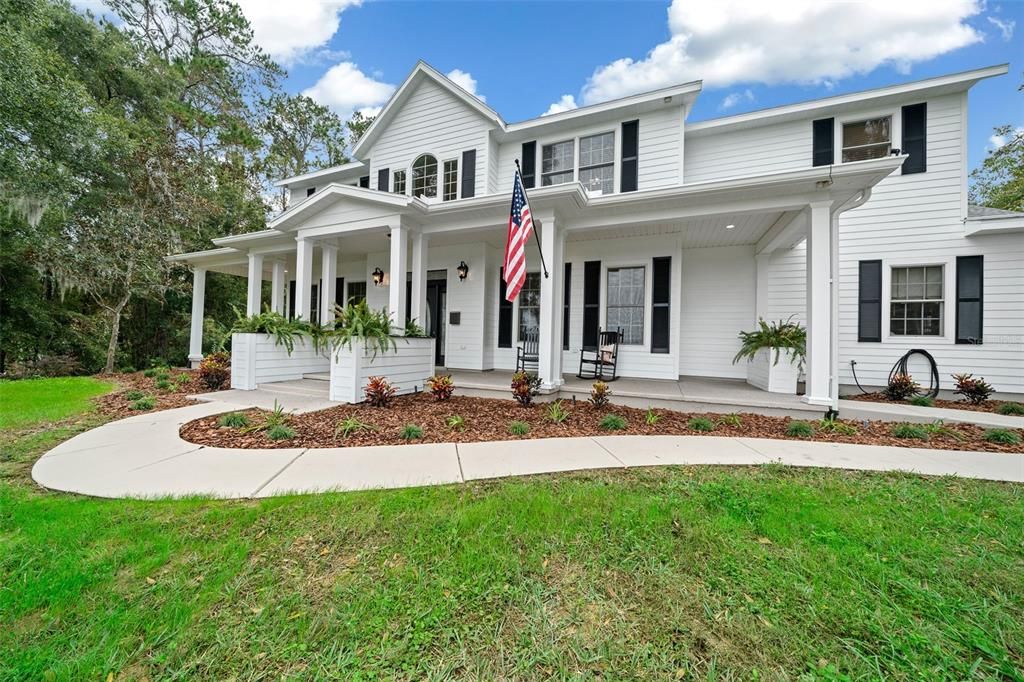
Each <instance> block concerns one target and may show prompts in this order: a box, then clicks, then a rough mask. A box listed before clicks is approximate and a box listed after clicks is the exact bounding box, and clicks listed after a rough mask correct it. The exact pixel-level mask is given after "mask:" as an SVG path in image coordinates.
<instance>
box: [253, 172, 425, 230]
mask: <svg viewBox="0 0 1024 682" xmlns="http://www.w3.org/2000/svg"><path fill="white" fill-rule="evenodd" d="M332 197H347V198H350V199H355V200H357V201H364V202H368V203H371V204H376V205H379V206H386V207H388V208H393V209H398V210H399V211H401V210H402V209H405V208H408V207H409V205H410V202H411V201H412V199H411V198H410V197H407V196H404V195H401V194H393V193H389V192H380V191H378V190H375V189H368V188H366V187H353V186H351V185H339V184H337V183H331V184H330V185H327V186H326V187H325V188H323V189H322V190H320V191H318V192H316V193H315V194H314V195H313V196H311V197H309V198H308V199H306V200H305V201H303V202H301V203H299V204H296V205H295V206H293V207H291V208H289V209H288V210H287V211H285V212H284V213H281V214H279V215H278V216H277V217H275V218H274V219H273V220H271V221H270V222H269V223H268V225H269V227H270V228H271V230H273V231H280V230H282V229H286V227H285V226H286V224H287V223H289V222H291V221H292V220H294V219H295V218H296V217H297V216H299V215H302V214H304V213H309V212H311V211H314V210H317V209H318V208H319V205H320V204H322V203H324V202H325V201H328V200H329V199H331V198H332Z"/></svg>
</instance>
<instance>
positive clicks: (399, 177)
mask: <svg viewBox="0 0 1024 682" xmlns="http://www.w3.org/2000/svg"><path fill="white" fill-rule="evenodd" d="M391 191H392V192H394V193H395V194H405V171H404V170H398V171H395V182H394V188H393V189H392V190H391Z"/></svg>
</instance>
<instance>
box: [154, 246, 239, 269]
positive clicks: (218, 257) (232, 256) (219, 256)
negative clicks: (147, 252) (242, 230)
mask: <svg viewBox="0 0 1024 682" xmlns="http://www.w3.org/2000/svg"><path fill="white" fill-rule="evenodd" d="M164 260H165V261H166V262H168V263H183V264H186V265H192V266H200V267H216V266H218V265H236V264H238V263H240V262H243V261H245V254H242V253H239V252H238V250H236V249H230V248H226V247H225V248H219V249H206V250H204V251H190V252H188V253H176V254H173V255H170V256H164Z"/></svg>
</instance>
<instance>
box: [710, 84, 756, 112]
mask: <svg viewBox="0 0 1024 682" xmlns="http://www.w3.org/2000/svg"><path fill="white" fill-rule="evenodd" d="M753 101H754V91H753V90H751V89H750V88H747V89H746V90H743V91H742V92H730V93H729V94H728V95H726V96H725V98H724V99H723V100H722V103H721V104H720V105H719V106H718V108H719V109H722V110H725V109H732V108H733V107H734V106H736V105H737V104H739V103H740V102H753Z"/></svg>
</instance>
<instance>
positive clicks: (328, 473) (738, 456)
mask: <svg viewBox="0 0 1024 682" xmlns="http://www.w3.org/2000/svg"><path fill="white" fill-rule="evenodd" d="M239 408H240V405H239V404H237V403H224V402H207V403H202V404H199V405H191V406H189V407H181V408H178V409H174V410H165V411H162V412H153V413H149V414H141V415H138V416H135V417H129V418H128V419H122V420H120V421H116V422H111V423H109V424H105V425H103V426H100V427H98V428H96V429H93V430H91V431H87V432H85V433H82V434H80V435H78V436H75V437H74V438H72V439H70V440H68V441H65V442H64V443H61V444H60V445H58V446H57V447H56V448H54V449H53V450H51V451H49V452H48V453H46V454H45V455H43V456H42V457H41V458H40V459H39V461H38V462H36V464H35V466H34V467H32V478H34V479H35V480H36V482H38V483H39V484H40V485H43V486H45V487H47V488H52V489H54V490H63V491H67V492H75V493H82V494H85V495H93V496H97V497H115V498H118V497H141V498H152V497H167V496H171V497H180V496H186V495H209V496H213V497H222V498H245V497H272V496H275V495H285V494H289V493H294V492H325V491H329V490H361V489H367V488H401V487H406V486H421V485H438V484H443V483H463V482H466V481H472V480H478V479H487V478H499V477H503V476H524V475H528V474H541V473H549V472H558V471H575V470H580V469H605V468H608V469H611V468H622V467H641V466H661V465H666V464H677V465H687V464H725V465H752V464H766V463H769V462H781V463H783V464H788V465H791V466H801V467H826V468H833V469H862V470H866V471H906V472H912V473H918V474H925V475H934V476H946V475H949V476H963V477H966V478H978V479H987V480H994V481H1012V482H1018V483H1021V482H1024V454H1014V455H1004V454H994V453H984V452H960V451H950V450H931V449H926V448H901V447H887V446H874V445H848V444H839V443H820V442H810V441H788V440H771V439H763V438H723V437H715V436H598V437H593V438H548V439H536V440H517V441H502V442H493V443H464V444H454V443H443V444H420V445H400V446H382V447H352V448H315V449H314V448H295V449H280V450H236V449H227V448H214V447H205V446H200V445H195V444H192V443H188V442H186V441H184V440H182V439H181V438H180V437H179V436H178V428H179V427H180V426H181V425H182V424H184V423H186V422H189V421H192V420H193V419H198V418H200V417H205V416H209V415H213V414H218V413H221V412H229V411H232V410H237V409H239Z"/></svg>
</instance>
